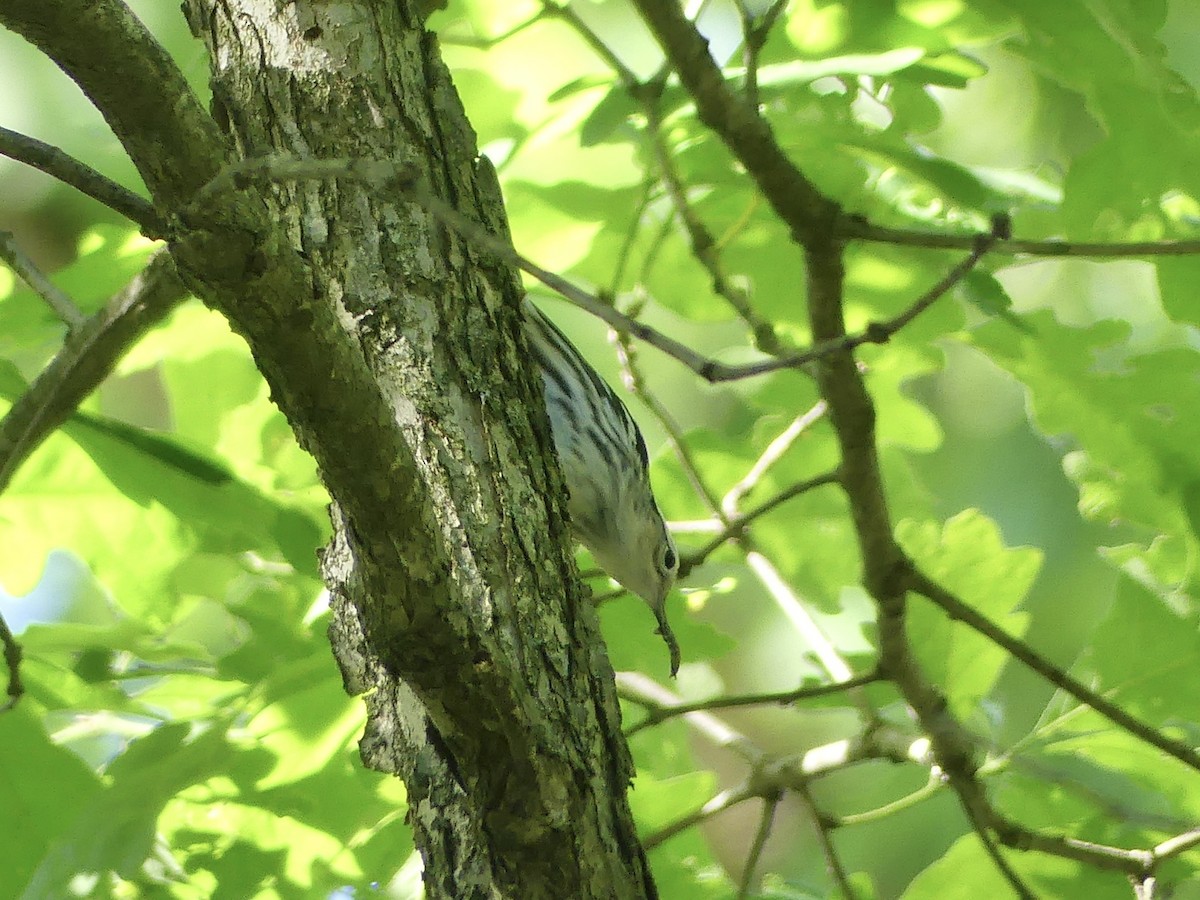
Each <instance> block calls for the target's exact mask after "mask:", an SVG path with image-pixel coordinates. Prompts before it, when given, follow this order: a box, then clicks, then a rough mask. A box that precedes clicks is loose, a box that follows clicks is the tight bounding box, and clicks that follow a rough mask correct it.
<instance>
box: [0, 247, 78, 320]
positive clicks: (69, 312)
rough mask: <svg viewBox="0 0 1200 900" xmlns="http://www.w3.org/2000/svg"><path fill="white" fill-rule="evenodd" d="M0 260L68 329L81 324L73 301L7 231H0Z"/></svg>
mask: <svg viewBox="0 0 1200 900" xmlns="http://www.w3.org/2000/svg"><path fill="white" fill-rule="evenodd" d="M0 260H3V261H4V262H5V263H6V264H7V265H8V267H9V268H10V269H12V270H13V273H14V274H15V275H16V276H17V277H18V278H20V279H21V280H22V281H24V282H25V283H26V284H27V285H28V286H29V288H30V289H31V290H32V291H33V292H34V293H35V294H37V295H38V296H39V297H41V298H42V299H43V300H44V301H46V305H47V306H49V307H50V309H52V310H53V311H54V314H55V315H56V316H58V317H59V318H60V319H61V320H62V321H63V324H65V325H66V326H67V329H68V330H74V329H76V328H78V327H79V326H80V325H82V324H83V320H84V318H85V316H84V314H83V313H82V312H81V311H80V309H79V307H78V306H76V305H75V301H74V300H72V299H71V298H70V297H68V296H67V295H66V294H64V293H63V292H62V291H60V290H59V289H58V287H57V286H56V285H55V284H54V282H53V281H51V280H50V279H49V278H47V277H46V274H45V273H44V272H43V271H42V270H41V269H39V268H38V267H37V266H35V265H34V264H33V260H31V259H30V258H29V257H28V256H26V255H25V253H24V252H23V251H22V250H21V248H20V247H18V246H17V241H16V238H14V237H13V236H12V234H11V233H10V232H7V231H0Z"/></svg>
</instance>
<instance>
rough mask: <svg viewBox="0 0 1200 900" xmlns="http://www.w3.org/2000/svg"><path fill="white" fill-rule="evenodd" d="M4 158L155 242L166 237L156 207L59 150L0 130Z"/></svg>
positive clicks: (165, 227) (26, 137)
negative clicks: (95, 203)
mask: <svg viewBox="0 0 1200 900" xmlns="http://www.w3.org/2000/svg"><path fill="white" fill-rule="evenodd" d="M0 154H3V155H4V156H7V157H9V158H10V159H15V160H17V161H18V162H23V163H25V164H26V165H30V166H33V168H35V169H39V170H41V171H42V172H45V173H46V174H47V175H49V176H50V177H52V178H55V179H57V180H58V181H61V182H62V183H63V184H66V185H68V186H70V187H73V188H75V190H77V191H79V192H80V193H82V194H86V195H87V196H89V197H91V198H92V199H93V200H98V201H99V202H100V203H103V204H104V205H105V206H107V207H108V208H109V209H111V210H113V211H115V212H118V213H120V214H121V215H123V216H124V217H125V218H127V219H129V220H130V221H132V222H133V223H134V224H136V225H137V226H138V227H139V228H141V230H142V234H144V235H146V236H147V237H151V238H162V237H166V234H167V224H166V222H165V221H163V219H162V218H161V217H160V216H159V214H158V211H157V210H156V209H155V208H154V204H152V203H150V201H148V200H145V199H143V198H141V197H139V196H138V195H137V194H135V193H133V191H130V190H128V189H126V188H124V187H122V186H121V185H119V184H117V182H115V181H113V180H112V179H111V178H107V177H105V176H104V175H101V174H100V173H99V172H97V171H96V170H95V169H93V168H91V166H87V165H85V164H83V163H81V162H80V161H79V160H77V159H75V158H74V157H73V156H70V155H69V154H67V153H64V152H63V151H62V150H60V149H59V148H58V147H55V146H53V145H51V144H46V143H43V142H42V141H39V140H37V139H36V138H31V137H28V136H26V135H23V134H20V133H18V132H16V131H10V130H9V129H7V128H0Z"/></svg>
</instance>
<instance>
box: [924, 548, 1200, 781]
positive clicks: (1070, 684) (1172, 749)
mask: <svg viewBox="0 0 1200 900" xmlns="http://www.w3.org/2000/svg"><path fill="white" fill-rule="evenodd" d="M909 580H910V587H911V589H912V590H913V591H915V592H916V593H918V594H921V595H922V596H924V597H926V598H927V599H929V600H930V601H932V602H933V603H934V604H936V605H937V606H938V607H940V608H941V609H942V611H943V612H945V613H946V614H947V615H948V616H949V617H950V618H952V619H956V620H958V621H960V622H962V623H963V624H964V625H966V626H968V627H969V628H971V629H973V630H974V631H977V632H979V633H980V634H982V635H983V636H984V637H986V638H987V639H988V640H990V641H992V642H993V643H995V644H997V645H998V646H1000V647H1003V648H1004V649H1005V650H1007V651H1008V652H1009V653H1011V654H1012V655H1013V656H1014V657H1016V658H1017V659H1019V660H1020V661H1021V662H1023V663H1024V664H1025V665H1026V666H1028V667H1029V668H1031V669H1033V671H1035V672H1037V673H1038V674H1039V675H1041V676H1042V677H1043V678H1045V679H1046V680H1047V681H1049V682H1050V683H1051V684H1053V685H1054V686H1055V687H1058V688H1060V689H1061V690H1063V691H1065V692H1066V693H1068V694H1070V695H1071V696H1072V697H1074V698H1075V699H1076V700H1078V701H1079V702H1080V703H1083V704H1085V705H1086V706H1089V707H1091V708H1092V709H1094V710H1095V711H1096V712H1098V713H1100V715H1102V716H1104V717H1105V718H1106V719H1108V720H1109V721H1111V722H1113V723H1114V724H1115V725H1117V726H1119V727H1121V728H1124V729H1125V730H1126V731H1128V732H1129V733H1130V734H1132V735H1134V736H1135V737H1138V738H1140V739H1141V740H1143V741H1145V742H1146V743H1147V744H1150V745H1151V746H1153V747H1157V748H1158V749H1159V750H1161V751H1162V752H1163V753H1166V754H1168V755H1169V756H1173V757H1175V759H1177V760H1179V761H1180V762H1182V763H1183V764H1184V765H1186V766H1188V767H1190V768H1192V769H1195V770H1196V771H1198V772H1200V754H1197V753H1196V751H1195V750H1193V749H1192V748H1191V747H1189V746H1187V745H1186V744H1182V743H1180V742H1179V741H1175V740H1172V739H1171V738H1168V737H1166V736H1165V735H1163V734H1162V733H1160V732H1159V731H1157V730H1156V729H1154V728H1151V727H1150V726H1149V725H1147V724H1146V723H1145V722H1142V721H1139V720H1138V719H1135V718H1134V717H1133V716H1131V715H1130V714H1129V713H1127V712H1125V710H1123V709H1121V708H1120V707H1119V706H1117V705H1116V704H1115V703H1113V702H1111V701H1110V700H1108V699H1106V698H1105V697H1103V696H1101V695H1100V694H1098V693H1097V692H1095V691H1093V690H1092V689H1091V688H1089V687H1087V686H1086V685H1084V684H1081V683H1080V682H1079V681H1077V680H1076V679H1074V678H1072V677H1071V676H1070V675H1068V674H1067V673H1066V672H1064V671H1063V670H1062V669H1060V668H1058V667H1057V666H1055V665H1054V664H1053V663H1051V662H1050V661H1049V660H1047V659H1045V658H1044V657H1042V656H1039V655H1038V654H1037V653H1035V652H1034V651H1033V650H1031V649H1030V648H1029V646H1028V645H1026V644H1025V643H1024V642H1023V641H1019V640H1017V639H1016V638H1014V637H1012V636H1011V635H1009V634H1007V633H1006V632H1005V631H1004V630H1003V629H1001V628H1000V627H999V626H997V625H996V624H995V623H993V622H991V621H990V620H989V619H987V618H986V617H985V616H983V615H981V614H980V613H978V612H976V611H975V610H974V609H972V608H971V607H970V606H968V605H967V604H966V603H964V602H963V601H962V600H960V599H959V598H958V597H956V596H955V595H954V594H952V593H951V592H950V591H948V590H947V589H946V588H944V587H942V586H941V585H940V584H938V583H936V582H935V581H933V580H932V579H931V578H929V577H928V576H926V575H924V574H923V573H921V572H919V571H916V570H915V569H914V570H913V571H912V573H911V575H910V576H909Z"/></svg>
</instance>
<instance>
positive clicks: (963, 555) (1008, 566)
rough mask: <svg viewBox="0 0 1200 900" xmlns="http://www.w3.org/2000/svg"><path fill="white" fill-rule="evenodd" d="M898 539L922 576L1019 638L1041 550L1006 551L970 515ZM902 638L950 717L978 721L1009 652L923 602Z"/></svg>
mask: <svg viewBox="0 0 1200 900" xmlns="http://www.w3.org/2000/svg"><path fill="white" fill-rule="evenodd" d="M896 539H897V540H898V541H899V542H900V544H901V546H902V547H903V548H904V551H905V552H906V553H907V554H908V555H909V556H911V557H912V559H913V561H914V562H915V563H916V564H917V566H918V567H919V568H920V569H921V570H922V571H923V572H924V573H925V574H926V575H928V576H929V577H930V578H932V579H933V580H934V581H936V582H938V583H939V584H941V585H943V586H944V587H945V588H946V589H947V590H949V591H951V592H952V593H953V594H955V595H956V596H957V597H958V598H959V599H961V600H962V601H963V602H965V603H966V604H967V605H968V606H970V607H972V608H973V609H975V610H976V611H977V612H979V613H980V614H982V615H983V616H985V617H987V618H988V619H990V620H991V621H992V622H993V623H995V624H996V625H999V626H1000V627H1001V628H1002V629H1004V630H1005V631H1007V632H1008V633H1009V634H1010V635H1012V636H1014V637H1020V635H1021V633H1022V632H1023V631H1024V628H1025V624H1026V622H1027V621H1028V617H1027V615H1025V614H1023V613H1018V612H1016V609H1017V607H1018V605H1019V604H1020V603H1021V601H1022V600H1024V599H1025V595H1026V593H1027V592H1028V590H1029V587H1030V585H1032V584H1033V580H1034V578H1035V576H1036V575H1037V572H1038V569H1039V568H1040V567H1041V561H1042V554H1041V553H1040V552H1039V551H1037V550H1034V549H1032V548H1021V549H1009V548H1006V547H1005V546H1004V544H1003V541H1002V540H1001V537H1000V532H999V529H998V528H997V527H996V526H995V524H994V523H993V522H992V521H991V520H989V519H987V518H986V517H985V516H983V515H982V514H980V513H979V512H977V511H974V510H968V511H966V512H963V513H960V514H959V515H957V516H955V517H954V518H952V519H950V520H949V521H947V522H946V524H945V526H944V527H943V528H940V529H939V528H938V527H937V526H936V525H935V524H933V523H931V522H926V523H917V522H913V521H911V520H909V521H904V522H900V523H899V524H898V525H897V526H896ZM908 638H909V642H910V644H911V646H912V648H913V650H914V652H915V653H916V656H917V659H918V660H920V662H921V664H922V667H923V668H924V670H925V671H926V673H928V675H929V677H930V678H931V679H932V680H933V681H934V682H935V683H937V684H938V685H940V686H941V687H942V690H943V691H944V692H945V694H946V699H947V702H948V703H949V705H950V709H951V710H952V711H953V712H954V714H955V715H957V716H958V717H960V718H972V717H975V718H978V717H979V716H980V709H979V706H980V703H981V701H982V700H983V698H984V697H986V696H987V694H988V693H989V692H990V691H991V689H992V687H993V685H994V684H995V681H996V678H997V676H998V675H999V674H1000V670H1001V668H1002V667H1003V666H1004V663H1005V662H1006V661H1007V654H1006V653H1005V652H1004V651H1003V650H1001V649H1000V648H999V647H997V646H995V645H994V644H993V643H991V641H989V640H987V639H986V638H984V637H983V636H981V635H979V634H977V633H975V632H974V631H971V630H970V629H968V628H966V627H965V626H963V625H960V624H957V623H954V622H952V621H951V620H950V619H949V618H948V617H947V616H946V615H945V614H944V613H942V612H941V611H940V610H938V609H936V608H935V607H934V605H933V604H932V603H930V602H928V601H925V600H922V599H914V600H913V601H912V602H911V604H910V606H909V613H908Z"/></svg>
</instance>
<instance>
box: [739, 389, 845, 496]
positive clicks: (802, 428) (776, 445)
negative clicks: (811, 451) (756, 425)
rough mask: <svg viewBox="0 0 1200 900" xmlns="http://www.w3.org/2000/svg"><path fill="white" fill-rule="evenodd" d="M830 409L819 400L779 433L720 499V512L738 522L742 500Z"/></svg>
mask: <svg viewBox="0 0 1200 900" xmlns="http://www.w3.org/2000/svg"><path fill="white" fill-rule="evenodd" d="M828 410H829V404H828V403H826V402H825V401H824V400H818V401H817V402H816V403H814V404H813V405H812V407H811V408H810V409H808V410H807V411H806V412H803V413H801V414H800V415H798V416H797V417H796V418H795V419H793V420H792V423H791V424H790V425H788V427H787V428H785V429H784V430H783V431H782V432H780V433H779V434H778V435H777V436H776V437H775V438H774V440H772V441H771V442H770V443H769V444H767V448H766V449H765V450H763V452H762V453H761V454H760V455H759V457H758V459H756V460H755V461H754V465H752V466H751V467H750V469H749V471H747V472H746V474H745V475H743V476H742V478H741V479H740V480H739V481H738V483H737V484H735V485H734V486H733V487H731V488H730V489H729V490H728V491H727V492H726V493H725V496H724V497H722V498H721V509H722V510H723V511H724V512H725V515H726V516H728V517H729V518H730V519H735V518H737V516H738V515H739V513H740V509H739V507H740V506H741V502H742V498H744V497H745V496H746V495H747V494H749V493H750V492H751V491H752V490H754V488H755V487H757V486H758V482H759V481H761V480H762V478H763V476H764V475H766V474H767V472H769V471H770V470H771V467H772V466H774V465H775V463H777V462H779V460H780V459H782V458H783V455H784V454H785V453H787V451H788V450H790V449H791V446H792V444H794V443H795V442H796V440H797V439H798V438H799V437H800V435H802V434H804V432H806V431H808V429H809V428H811V427H812V425H813V423H815V422H817V421H818V420H819V419H821V418H822V417H823V416H824V415H825V413H826V412H827V411H828Z"/></svg>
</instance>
